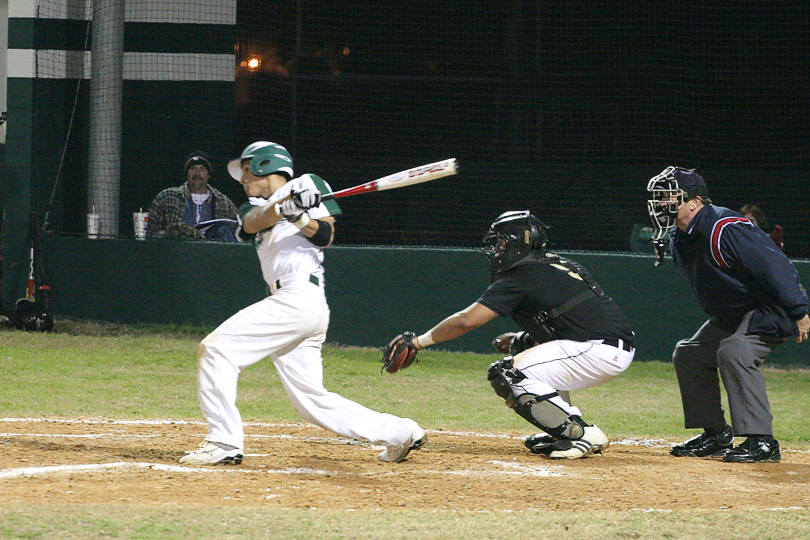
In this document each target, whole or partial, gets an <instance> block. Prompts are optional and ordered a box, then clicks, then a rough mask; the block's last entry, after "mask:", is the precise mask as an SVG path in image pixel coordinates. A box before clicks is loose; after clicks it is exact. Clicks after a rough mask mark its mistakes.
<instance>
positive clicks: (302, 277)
mask: <svg viewBox="0 0 810 540" xmlns="http://www.w3.org/2000/svg"><path fill="white" fill-rule="evenodd" d="M294 281H309V282H310V283H312V284H313V285H315V286H316V287H320V285H321V280H320V279H319V278H318V276H316V275H315V274H288V275H286V276H281V277H280V278H278V279H277V280H275V281H274V282H273V283H271V284H270V294H273V293H274V292H276V291H277V290H279V289H280V288H282V287H284V286H285V285H288V284H290V283H292V282H294Z"/></svg>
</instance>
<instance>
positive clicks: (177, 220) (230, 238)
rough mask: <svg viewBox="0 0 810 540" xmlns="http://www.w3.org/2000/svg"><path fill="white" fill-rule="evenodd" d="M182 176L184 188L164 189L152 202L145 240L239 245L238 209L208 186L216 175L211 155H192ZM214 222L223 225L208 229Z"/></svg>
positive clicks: (225, 197) (195, 152)
mask: <svg viewBox="0 0 810 540" xmlns="http://www.w3.org/2000/svg"><path fill="white" fill-rule="evenodd" d="M183 172H184V173H185V175H186V182H185V183H184V184H183V185H181V186H178V187H172V188H167V189H164V190H163V191H161V192H160V193H158V195H157V197H155V200H154V201H152V205H151V206H150V207H149V220H148V225H147V229H146V237H147V238H172V239H177V240H216V241H220V242H237V239H236V237H235V236H234V230H235V228H236V226H237V222H236V206H235V205H234V204H233V202H232V201H231V200H230V199H229V198H228V197H227V196H226V195H225V194H223V193H222V192H220V191H219V190H217V189H215V188H214V187H212V186H210V185H208V181H209V180H210V179H211V175H212V174H213V172H214V169H213V167H212V166H211V158H210V157H209V156H208V154H206V153H205V152H203V151H200V150H195V151H194V152H192V153H191V154H189V155H188V157H186V161H185V166H184V167H183ZM212 220H224V221H220V222H214V223H213V224H211V225H210V226H205V223H206V222H211V221H212ZM200 224H203V225H202V226H201V225H200Z"/></svg>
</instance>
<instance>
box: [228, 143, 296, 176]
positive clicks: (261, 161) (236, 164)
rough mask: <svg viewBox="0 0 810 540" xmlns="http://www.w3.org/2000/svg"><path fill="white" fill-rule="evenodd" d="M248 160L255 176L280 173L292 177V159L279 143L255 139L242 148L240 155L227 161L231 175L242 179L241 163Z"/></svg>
mask: <svg viewBox="0 0 810 540" xmlns="http://www.w3.org/2000/svg"><path fill="white" fill-rule="evenodd" d="M246 160H250V172H252V173H253V174H255V175H256V176H267V175H268V174H273V173H280V174H283V175H285V176H286V177H287V179H288V180H289V179H291V178H292V177H293V159H292V156H291V155H290V153H289V152H288V151H287V149H286V148H284V147H283V146H281V145H280V144H276V143H273V142H267V141H257V142H255V143H253V144H251V145H248V146H247V147H246V148H245V149H244V150H242V155H241V156H239V157H238V158H237V159H232V160H231V161H229V162H228V172H229V173H230V174H231V176H232V177H233V178H234V179H236V180H239V181H241V180H242V163H244V162H245V161H246Z"/></svg>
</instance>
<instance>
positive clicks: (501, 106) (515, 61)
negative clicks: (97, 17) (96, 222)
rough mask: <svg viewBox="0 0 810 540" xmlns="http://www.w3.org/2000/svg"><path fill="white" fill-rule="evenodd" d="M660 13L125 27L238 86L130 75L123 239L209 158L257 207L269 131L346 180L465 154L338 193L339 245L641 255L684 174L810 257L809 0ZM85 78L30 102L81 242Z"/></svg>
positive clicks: (264, 6) (494, 1) (266, 16)
mask: <svg viewBox="0 0 810 540" xmlns="http://www.w3.org/2000/svg"><path fill="white" fill-rule="evenodd" d="M661 4H662V3H660V2H635V1H632V2H631V1H610V2H600V1H593V0H584V1H577V2H570V1H569V0H566V1H539V0H538V1H535V2H528V1H518V0H513V1H502V0H491V1H481V0H476V1H472V2H469V1H450V0H448V1H446V2H436V1H431V0H412V1H410V2H405V3H402V2H394V1H389V0H383V1H380V0H377V1H370V0H360V1H350V2H347V1H337V0H319V1H317V2H316V1H314V0H274V1H272V2H270V1H265V0H262V1H256V0H252V1H239V2H238V3H237V21H236V25H235V26H233V25H217V24H209V25H205V24H180V25H178V24H140V23H127V26H126V30H125V37H126V50H127V51H129V52H153V51H162V52H182V53H188V52H203V53H217V54H229V53H231V52H233V51H235V53H236V66H235V69H236V74H235V81H234V82H230V81H227V82H222V81H181V82H168V83H167V82H163V81H134V80H126V81H125V82H124V111H123V132H124V140H123V148H122V156H123V162H122V182H121V203H120V204H121V212H120V216H121V218H120V219H121V224H120V230H121V236H123V237H126V236H129V237H132V224H131V212H134V211H138V210H139V209H140V208H143V209H146V208H147V207H148V205H149V203H150V202H151V201H152V199H153V198H154V196H155V195H156V194H157V192H158V191H160V190H161V189H164V188H166V187H170V186H176V185H179V184H181V183H182V182H183V181H184V178H183V175H182V163H183V159H184V157H185V156H186V155H187V154H188V153H189V152H191V151H192V150H195V149H203V150H206V151H208V153H209V154H211V155H212V156H213V160H214V166H215V174H214V178H213V180H212V185H214V186H215V187H216V188H218V189H220V190H222V191H224V192H225V193H226V194H227V195H229V196H230V197H231V198H232V199H233V200H234V202H235V203H236V204H237V205H239V204H240V203H242V202H244V200H245V195H244V193H243V192H242V190H241V188H240V186H239V185H238V184H237V183H236V182H234V181H233V180H232V179H230V178H229V177H228V175H227V172H226V170H225V164H226V162H227V160H228V159H230V158H233V157H236V156H238V155H239V154H240V152H241V150H242V149H243V148H244V147H245V146H247V145H248V144H250V143H252V142H254V141H256V140H269V141H274V142H277V143H280V144H283V145H285V146H286V147H287V148H288V149H289V150H290V152H291V153H292V155H293V157H294V159H295V164H296V173H297V174H303V173H316V174H319V175H320V176H322V177H323V178H324V179H326V180H327V182H329V183H330V184H331V186H332V188H333V189H334V190H338V189H343V188H347V187H350V186H353V185H356V184H359V183H363V182H366V181H369V180H372V179H374V178H378V177H381V176H385V175H388V174H391V173H393V172H397V171H400V170H404V169H408V168H411V167H414V166H418V165H422V164H425V163H430V162H433V161H438V160H440V159H445V158H449V157H455V158H457V159H458V161H459V163H460V166H461V174H459V175H458V176H455V177H450V178H445V179H441V180H438V181H435V182H431V183H427V184H422V185H419V186H414V187H409V188H406V189H402V190H395V191H387V192H382V193H377V194H373V195H364V196H360V197H352V198H347V199H342V200H341V206H342V207H343V210H344V214H343V216H342V218H341V220H340V222H339V223H338V227H337V237H336V243H337V244H338V245H344V246H352V245H383V246H436V247H475V246H478V245H479V242H480V239H481V237H482V235H483V232H484V230H485V229H486V227H487V226H488V224H489V223H491V222H492V221H493V220H494V219H495V218H496V217H497V216H498V215H499V214H500V213H502V212H504V211H506V210H513V209H530V210H532V211H533V212H534V213H535V214H536V215H538V217H540V218H541V219H543V220H544V221H546V222H548V223H549V224H551V225H552V227H553V229H552V234H551V237H552V241H553V242H554V245H555V247H556V248H557V249H564V250H595V251H629V250H631V242H630V239H631V231H632V230H633V228H634V225H636V224H645V225H647V224H649V217H648V216H647V214H646V198H647V194H646V183H647V180H648V179H649V178H650V177H652V176H654V175H656V174H657V173H659V172H660V171H662V170H663V169H664V168H665V167H667V166H668V165H679V166H683V167H697V168H698V170H699V171H700V172H701V173H702V174H703V175H704V177H705V178H706V181H707V183H708V185H709V188H710V190H711V192H712V196H713V200H714V202H715V204H719V205H722V206H727V207H730V208H733V209H738V208H740V207H741V206H742V205H743V204H746V203H756V204H759V205H760V206H761V207H762V208H763V209H764V211H765V214H766V215H767V217H768V220H769V221H770V223H771V224H779V225H781V226H782V227H784V229H785V251H786V252H787V254H788V255H789V256H791V257H793V258H808V257H810V232H808V230H810V227H809V225H810V223H808V219H810V218H808V210H809V209H810V208H809V206H810V205H808V202H810V190H808V189H807V187H806V184H807V179H808V171H810V163H809V161H810V155H809V154H810V144H808V143H810V127H809V126H808V118H810V93H809V92H808V87H810V5H808V4H807V3H792V2H785V3H781V2H780V3H763V2H745V3H738V4H737V5H736V6H734V7H733V8H731V7H723V6H713V5H703V3H700V4H699V3H697V2H695V3H690V2H679V3H677V4H674V3H664V4H663V5H661ZM37 28H38V30H36V32H35V34H34V41H35V47H38V48H43V49H47V48H57V49H58V48H66V49H81V48H84V47H85V44H84V37H85V34H86V28H87V27H86V25H85V24H83V23H75V24H73V23H71V24H66V23H64V22H60V21H56V22H54V21H52V20H50V19H43V20H41V21H40V24H39V26H37ZM252 57H255V58H258V59H259V60H260V61H261V64H260V67H258V68H257V69H249V68H247V67H244V66H242V62H246V61H247V60H248V59H249V58H252ZM39 69H40V70H45V71H46V70H47V66H45V65H41V66H39ZM87 87H88V84H87V82H86V81H85V83H84V85H80V84H77V81H76V80H75V79H61V80H60V79H49V78H47V77H45V78H40V79H37V81H36V86H35V88H34V91H33V92H34V95H35V98H34V101H35V103H42V104H58V105H53V106H52V107H42V108H39V107H38V108H37V110H42V112H41V113H36V115H35V116H36V117H35V119H34V122H35V126H34V127H35V128H36V129H35V133H36V135H35V138H36V140H35V144H34V145H33V148H35V149H38V150H36V151H37V155H36V159H35V165H34V170H33V178H34V181H33V183H32V185H33V189H34V191H35V193H36V196H35V197H34V198H33V199H34V201H35V206H36V209H37V210H39V211H40V215H43V214H44V213H45V211H46V210H47V211H49V212H50V221H49V228H50V229H52V230H55V231H57V232H61V233H67V234H84V232H85V213H86V212H87V208H86V176H87V148H84V147H83V146H82V145H83V144H86V137H81V136H75V135H74V136H71V137H70V138H69V139H68V140H67V142H66V143H65V146H64V148H65V153H64V160H65V163H64V166H63V167H62V169H61V177H60V178H59V180H58V182H57V181H55V180H54V177H55V171H56V170H57V164H58V163H59V160H60V159H61V158H62V146H63V145H62V142H60V141H56V142H54V133H60V132H63V131H64V126H67V125H68V124H69V123H70V122H71V121H72V122H73V126H74V127H73V132H74V133H79V134H81V133H84V134H86V132H87V130H88V122H87V118H86V114H82V113H81V111H86V109H87ZM77 89H78V100H77V103H78V106H79V109H78V110H79V111H80V114H77V115H75V118H72V116H71V115H72V110H73V107H72V105H73V102H74V96H75V95H76V93H77ZM54 108H57V109H58V110H61V111H63V113H62V114H56V115H55V114H53V109H54ZM54 146H58V148H59V150H58V151H57V150H53V151H46V152H43V151H41V150H39V149H42V148H48V147H54ZM144 148H148V149H149V150H148V151H144V150H143V149H144ZM7 158H8V156H7ZM54 184H56V185H57V189H56V190H55V199H54V201H55V203H54V204H53V205H49V200H50V197H51V193H52V190H53V186H54Z"/></svg>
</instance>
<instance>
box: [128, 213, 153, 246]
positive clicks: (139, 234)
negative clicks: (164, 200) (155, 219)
mask: <svg viewBox="0 0 810 540" xmlns="http://www.w3.org/2000/svg"><path fill="white" fill-rule="evenodd" d="M132 222H133V224H134V226H135V238H137V239H138V240H143V239H144V238H146V225H147V223H149V212H132Z"/></svg>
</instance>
